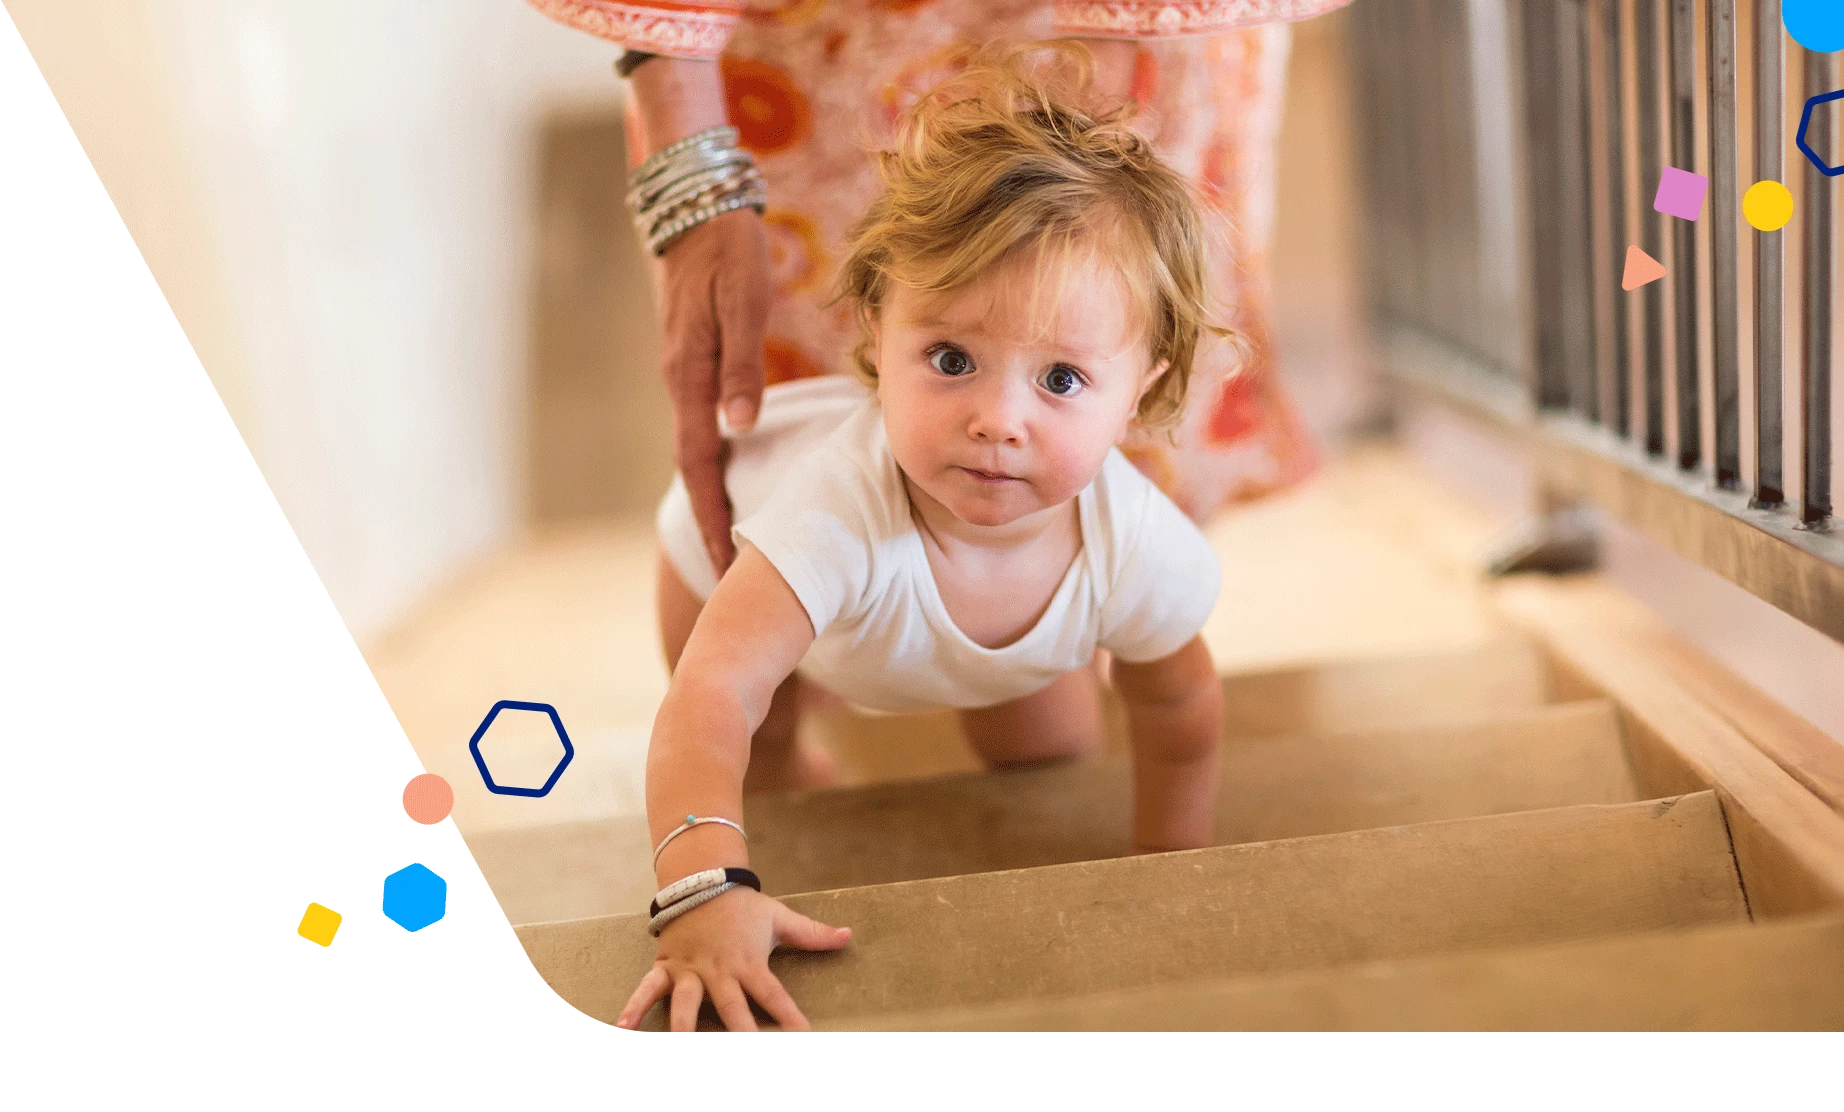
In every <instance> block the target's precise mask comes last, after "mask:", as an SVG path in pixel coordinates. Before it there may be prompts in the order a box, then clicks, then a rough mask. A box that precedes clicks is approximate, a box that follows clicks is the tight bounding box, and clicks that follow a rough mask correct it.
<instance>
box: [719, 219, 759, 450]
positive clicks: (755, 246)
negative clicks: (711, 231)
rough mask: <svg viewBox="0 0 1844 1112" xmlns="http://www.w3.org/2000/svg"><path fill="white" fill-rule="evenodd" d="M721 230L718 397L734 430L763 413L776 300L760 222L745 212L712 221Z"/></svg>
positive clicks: (751, 422) (746, 426) (741, 427)
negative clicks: (764, 346) (771, 313)
mask: <svg viewBox="0 0 1844 1112" xmlns="http://www.w3.org/2000/svg"><path fill="white" fill-rule="evenodd" d="M711 224H712V226H713V228H715V227H717V226H719V225H724V227H723V234H724V236H725V243H724V259H723V265H722V266H721V267H720V268H719V269H718V271H717V281H716V283H715V286H714V292H715V294H716V302H717V334H718V337H719V342H718V352H719V355H720V359H721V362H720V364H719V367H718V375H717V382H718V397H719V398H720V399H721V405H722V408H723V412H724V416H725V417H726V418H727V419H728V420H729V422H730V426H731V427H732V428H734V429H736V430H738V431H742V430H746V429H748V428H750V427H752V426H753V425H754V424H755V419H756V416H757V414H758V413H759V412H760V410H761V408H762V383H763V367H762V360H763V350H762V344H763V341H764V340H765V339H767V336H768V310H769V306H770V304H771V303H772V302H773V300H774V279H773V277H772V276H771V274H770V271H769V257H768V236H767V234H766V233H765V232H764V230H763V228H762V218H761V217H760V216H758V215H756V213H754V212H753V211H751V210H748V209H739V210H737V211H736V212H731V213H725V214H724V215H722V216H719V217H718V218H717V219H715V220H713V221H711Z"/></svg>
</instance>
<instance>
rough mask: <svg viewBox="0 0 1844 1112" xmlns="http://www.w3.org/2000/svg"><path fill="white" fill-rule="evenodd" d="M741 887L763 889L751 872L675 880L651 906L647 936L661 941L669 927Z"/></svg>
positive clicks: (710, 871) (704, 874) (732, 871)
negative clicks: (660, 938)
mask: <svg viewBox="0 0 1844 1112" xmlns="http://www.w3.org/2000/svg"><path fill="white" fill-rule="evenodd" d="M738 886H741V887H744V888H753V889H755V890H756V891H758V892H760V891H761V890H762V882H761V880H759V879H757V877H756V875H755V874H754V873H752V872H750V871H749V870H748V869H735V868H731V869H706V870H704V871H703V872H701V873H693V874H692V875H690V876H688V877H685V878H683V879H681V880H675V881H673V882H672V883H671V884H668V885H667V886H666V887H664V888H662V889H660V890H659V895H657V896H655V897H653V903H652V904H651V905H649V906H648V908H647V914H648V915H649V916H651V918H650V919H648V921H647V933H648V934H650V935H652V936H653V937H655V938H658V937H659V932H660V931H662V930H664V929H665V928H666V924H668V923H670V922H672V921H673V920H674V919H677V918H678V917H679V916H681V915H683V914H685V913H686V912H688V911H691V910H692V909H694V908H699V907H703V906H704V905H705V904H707V903H710V902H711V901H712V900H714V899H716V898H717V897H719V896H721V895H723V894H724V893H725V892H728V891H729V890H730V889H732V888H736V887H738Z"/></svg>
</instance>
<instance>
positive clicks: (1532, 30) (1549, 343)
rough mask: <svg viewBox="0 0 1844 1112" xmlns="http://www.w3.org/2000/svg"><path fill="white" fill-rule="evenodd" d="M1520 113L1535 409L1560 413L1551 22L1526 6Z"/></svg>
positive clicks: (1539, 8)
mask: <svg viewBox="0 0 1844 1112" xmlns="http://www.w3.org/2000/svg"><path fill="white" fill-rule="evenodd" d="M1523 11H1524V75H1525V92H1524V108H1525V113H1526V117H1527V119H1526V126H1527V128H1528V132H1527V134H1528V137H1529V139H1528V150H1529V157H1528V161H1527V163H1526V165H1527V166H1528V168H1529V177H1528V188H1529V190H1530V224H1531V252H1530V255H1531V269H1532V271H1533V275H1532V278H1533V287H1534V288H1533V291H1532V292H1533V295H1534V296H1533V299H1532V309H1533V311H1534V312H1535V314H1536V321H1535V325H1536V328H1535V332H1536V335H1535V337H1534V339H1535V340H1536V346H1537V350H1536V364H1537V367H1536V369H1537V382H1536V386H1537V391H1536V394H1537V396H1536V401H1537V405H1539V406H1541V407H1543V408H1546V409H1550V408H1563V407H1566V406H1567V405H1568V404H1569V387H1568V379H1567V377H1566V374H1565V369H1566V368H1565V362H1564V361H1565V359H1566V351H1565V348H1564V341H1563V328H1562V321H1563V317H1564V302H1563V295H1562V282H1563V274H1562V270H1563V253H1562V251H1561V250H1560V240H1561V226H1562V221H1561V219H1560V218H1559V216H1560V214H1559V212H1558V209H1559V207H1560V202H1561V182H1560V181H1559V180H1558V175H1557V164H1558V157H1557V156H1558V149H1557V147H1558V135H1557V122H1558V119H1557V116H1558V108H1557V104H1556V101H1557V96H1556V94H1557V89H1556V66H1557V59H1556V18H1555V13H1554V12H1552V11H1550V10H1549V8H1548V6H1547V5H1545V4H1525V5H1524V6H1523Z"/></svg>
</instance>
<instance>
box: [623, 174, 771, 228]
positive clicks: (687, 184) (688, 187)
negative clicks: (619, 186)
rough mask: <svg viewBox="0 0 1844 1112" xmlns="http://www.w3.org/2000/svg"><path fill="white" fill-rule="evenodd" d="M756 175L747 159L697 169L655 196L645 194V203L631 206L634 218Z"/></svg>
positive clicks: (660, 213)
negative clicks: (646, 196)
mask: <svg viewBox="0 0 1844 1112" xmlns="http://www.w3.org/2000/svg"><path fill="white" fill-rule="evenodd" d="M753 177H755V167H754V166H753V165H750V164H749V163H746V162H733V163H731V164H729V165H727V166H715V167H712V168H710V169H708V170H697V171H693V172H692V173H689V174H686V175H685V176H684V177H682V178H679V179H677V180H675V181H674V182H672V184H671V185H669V186H667V187H666V188H664V189H662V190H661V191H660V192H659V193H658V194H657V195H655V196H652V197H648V198H646V199H645V202H644V203H641V204H634V205H630V206H629V207H630V208H632V209H633V210H634V216H635V219H636V220H649V219H657V218H658V217H659V216H663V215H667V214H670V213H671V212H672V210H673V209H674V208H676V207H678V206H679V205H680V204H682V203H683V202H684V201H685V200H686V199H688V198H691V197H696V196H698V195H699V194H701V193H707V192H710V191H711V190H712V189H713V188H718V189H723V190H728V189H734V188H736V187H737V186H739V185H741V184H743V183H745V182H747V181H749V180H750V179H751V178H753Z"/></svg>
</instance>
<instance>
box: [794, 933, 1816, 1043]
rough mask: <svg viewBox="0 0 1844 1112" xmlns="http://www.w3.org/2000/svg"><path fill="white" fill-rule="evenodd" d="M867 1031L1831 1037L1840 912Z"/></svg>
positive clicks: (864, 1024)
mask: <svg viewBox="0 0 1844 1112" xmlns="http://www.w3.org/2000/svg"><path fill="white" fill-rule="evenodd" d="M815 1026H816V1027H818V1028H820V1029H832V1030H870V1031H1837V1030H1844V918H1840V917H1838V916H1836V915H1830V914H1821V915H1816V916H1804V917H1799V918H1793V919H1780V920H1776V921H1774V922H1772V923H1753V924H1740V925H1721V926H1709V927H1694V928H1688V929H1683V930H1673V931H1648V932H1645V933H1641V934H1630V935H1619V936H1616V937H1611V938H1595V939H1589V940H1585V941H1578V942H1564V943H1555V944H1550V945H1544V946H1530V947H1513V948H1508V949H1504V950H1492V951H1485V952H1477V953H1466V954H1448V955H1440V956H1435V957H1423V958H1410V959H1406V960H1399V961H1386V962H1367V963H1362V964H1358V965H1347V966H1340V967H1337V968H1334V969H1322V970H1312V971H1308V972H1300V973H1283V974H1276V975H1270V976H1255V977H1235V978H1225V979H1222V980H1217V981H1210V982H1204V983H1193V984H1183V985H1162V986H1156V987H1152V988H1139V989H1124V990H1120V991H1116V992H1106V993H1095V994H1092V995H1087V996H1071V997H1062V998H1058V999H1051V1000H1013V1001H1004V1002H1000V1003H995V1004H986V1005H975V1006H971V1007H957V1008H940V1009H935V1010H932V1011H925V1012H911V1013H903V1014H894V1015H891V1014H886V1015H874V1016H864V1017H841V1018H839V1019H837V1020H833V1021H830V1022H827V1023H817V1024H815Z"/></svg>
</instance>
